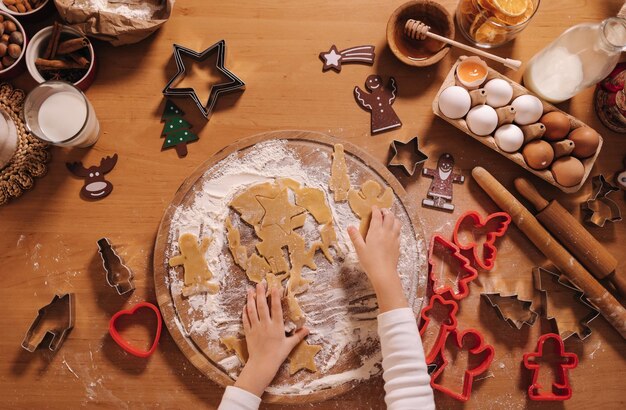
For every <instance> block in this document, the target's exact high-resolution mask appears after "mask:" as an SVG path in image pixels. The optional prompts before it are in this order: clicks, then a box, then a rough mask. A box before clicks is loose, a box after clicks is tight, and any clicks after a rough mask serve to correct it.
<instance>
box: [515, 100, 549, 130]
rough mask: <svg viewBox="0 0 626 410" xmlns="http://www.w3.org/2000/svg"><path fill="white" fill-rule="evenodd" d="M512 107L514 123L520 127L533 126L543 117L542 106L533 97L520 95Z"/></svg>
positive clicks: (539, 101)
mask: <svg viewBox="0 0 626 410" xmlns="http://www.w3.org/2000/svg"><path fill="white" fill-rule="evenodd" d="M512 105H513V107H515V122H516V123H518V124H520V125H528V124H533V123H535V122H537V121H539V118H541V116H542V115H543V104H541V100H540V99H539V98H537V97H535V96H534V95H530V94H525V95H520V96H519V97H517V98H516V99H514V100H513V104H512Z"/></svg>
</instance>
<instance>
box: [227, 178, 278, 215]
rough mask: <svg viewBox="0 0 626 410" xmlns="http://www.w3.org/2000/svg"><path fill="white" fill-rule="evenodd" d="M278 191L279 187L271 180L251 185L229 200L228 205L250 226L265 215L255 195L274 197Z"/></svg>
mask: <svg viewBox="0 0 626 410" xmlns="http://www.w3.org/2000/svg"><path fill="white" fill-rule="evenodd" d="M279 192H280V189H279V188H278V187H277V186H276V185H275V184H272V183H271V182H264V183H262V184H258V185H253V186H251V187H249V188H248V189H246V190H245V191H243V192H242V193H241V194H239V195H237V196H236V197H235V198H233V200H232V201H230V206H231V207H232V208H233V209H234V210H235V211H237V213H239V215H240V216H241V219H243V220H244V221H246V222H247V223H249V224H250V225H252V226H256V225H258V224H259V223H260V222H261V220H262V219H263V216H264V215H265V209H264V208H263V206H262V205H261V204H260V203H259V201H257V197H258V196H260V197H263V198H276V196H277V195H278V194H279Z"/></svg>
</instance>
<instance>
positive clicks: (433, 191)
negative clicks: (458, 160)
mask: <svg viewBox="0 0 626 410" xmlns="http://www.w3.org/2000/svg"><path fill="white" fill-rule="evenodd" d="M422 174H423V175H424V176H427V177H429V178H432V179H433V182H431V184H430V188H428V194H427V195H428V198H426V199H423V200H422V206H427V207H429V208H437V209H443V210H444V211H449V212H452V211H454V205H452V204H451V203H450V202H451V201H452V184H453V183H456V184H462V183H463V182H465V177H464V176H463V175H461V174H456V173H454V158H453V157H452V155H450V154H442V155H441V156H440V157H439V160H438V161H437V168H436V169H432V168H424V169H423V171H422Z"/></svg>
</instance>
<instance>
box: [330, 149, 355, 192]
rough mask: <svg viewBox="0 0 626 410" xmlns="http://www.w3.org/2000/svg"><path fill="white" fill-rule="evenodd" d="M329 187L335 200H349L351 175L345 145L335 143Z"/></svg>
mask: <svg viewBox="0 0 626 410" xmlns="http://www.w3.org/2000/svg"><path fill="white" fill-rule="evenodd" d="M328 188H329V189H330V190H331V191H332V192H333V194H334V199H335V202H343V201H347V200H348V192H349V191H350V177H349V176H348V166H347V165H346V156H345V153H344V150H343V145H341V144H335V147H334V151H333V162H332V164H331V167H330V181H329V182H328Z"/></svg>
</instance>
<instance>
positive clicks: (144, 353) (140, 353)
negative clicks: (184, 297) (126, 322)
mask: <svg viewBox="0 0 626 410" xmlns="http://www.w3.org/2000/svg"><path fill="white" fill-rule="evenodd" d="M143 308H146V309H150V310H152V311H153V312H154V314H155V315H156V318H157V329H156V334H155V336H154V341H153V342H152V346H151V347H150V349H149V350H141V349H137V348H136V347H134V346H132V345H131V344H130V343H128V341H127V340H126V339H124V338H123V337H122V335H120V334H119V332H118V331H117V327H116V322H117V319H119V318H120V317H121V316H125V315H133V314H134V313H135V312H136V311H137V310H139V309H143ZM162 322H163V320H162V319H161V312H160V311H159V308H158V307H156V306H154V305H153V304H152V303H149V302H139V303H137V304H136V305H135V306H133V307H132V308H130V309H127V310H120V311H119V312H117V313H116V314H114V315H113V317H112V318H111V321H110V322H109V334H110V335H111V337H112V338H113V340H114V341H115V343H117V344H118V345H119V346H120V347H121V348H122V349H124V350H125V351H127V352H128V353H130V354H132V355H134V356H137V357H142V358H145V357H148V356H150V355H151V354H152V353H154V351H155V350H156V348H157V345H158V344H159V339H160V338H161V327H162V325H163V324H162Z"/></svg>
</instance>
